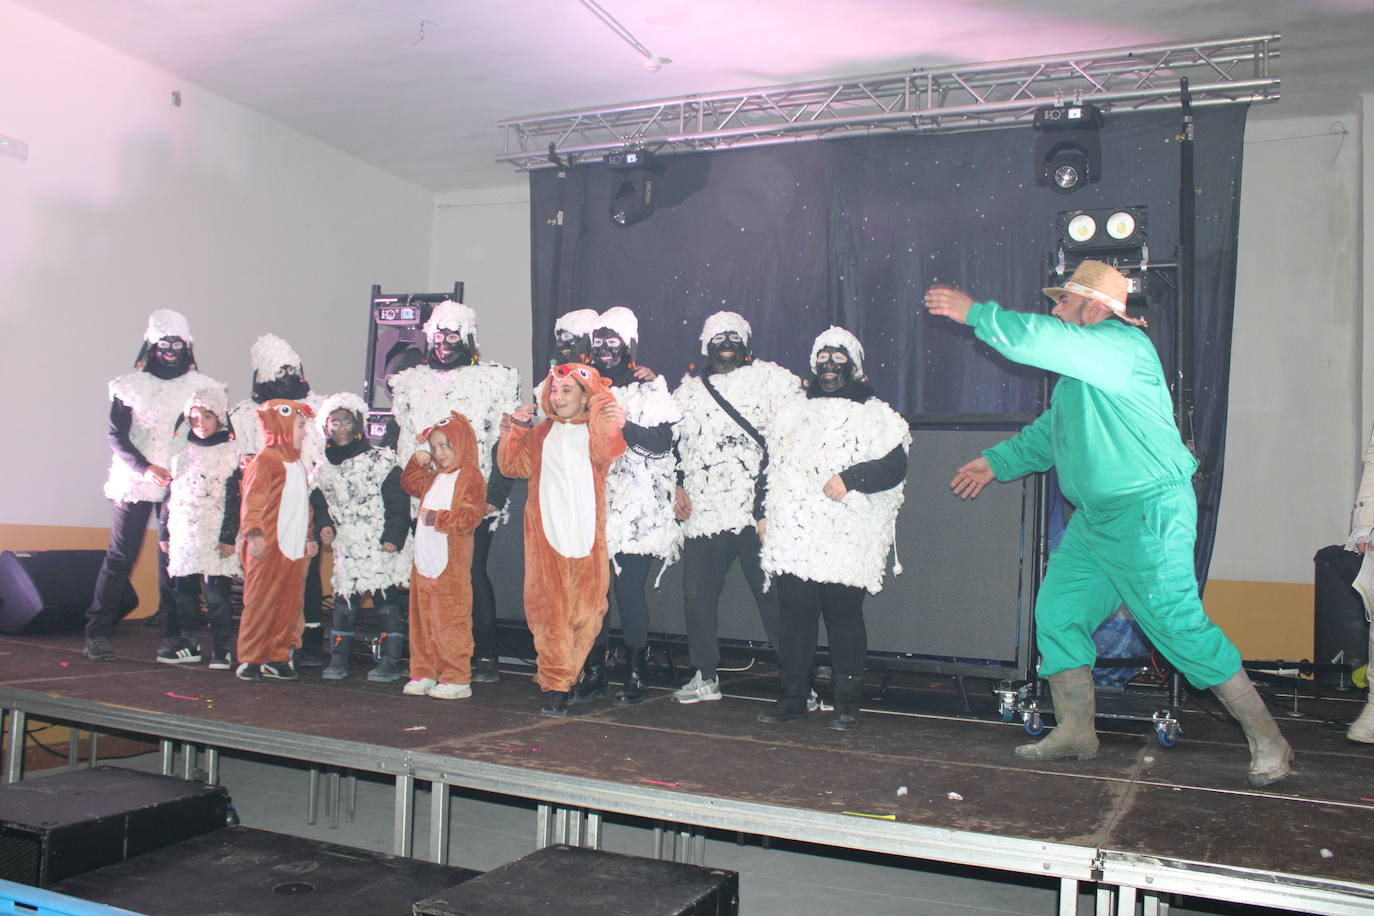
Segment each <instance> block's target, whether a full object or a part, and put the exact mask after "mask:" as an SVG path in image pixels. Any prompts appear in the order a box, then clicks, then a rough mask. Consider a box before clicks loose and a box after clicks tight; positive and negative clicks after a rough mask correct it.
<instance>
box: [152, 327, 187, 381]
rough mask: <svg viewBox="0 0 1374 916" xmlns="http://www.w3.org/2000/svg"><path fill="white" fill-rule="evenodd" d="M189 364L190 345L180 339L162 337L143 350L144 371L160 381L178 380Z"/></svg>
mask: <svg viewBox="0 0 1374 916" xmlns="http://www.w3.org/2000/svg"><path fill="white" fill-rule="evenodd" d="M191 362H192V360H191V345H190V344H189V343H187V342H186V341H185V340H183V339H181V338H180V337H164V338H162V339H161V340H159V341H157V342H156V343H153V344H149V345H148V346H147V347H146V348H145V350H144V364H143V369H144V371H146V372H148V373H149V374H150V375H155V376H157V377H158V378H160V379H164V380H166V379H174V378H180V377H181V376H183V375H185V374H186V372H187V371H188V370H189V369H190V368H191Z"/></svg>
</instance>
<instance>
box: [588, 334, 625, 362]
mask: <svg viewBox="0 0 1374 916" xmlns="http://www.w3.org/2000/svg"><path fill="white" fill-rule="evenodd" d="M591 343H592V359H593V360H594V361H595V363H596V365H597V367H598V368H600V369H606V370H610V369H616V368H619V367H620V366H623V365H625V364H626V363H627V362H629V358H630V345H629V344H628V343H626V342H625V341H624V340H622V339H621V337H620V335H619V334H617V333H616V332H615V331H612V330H611V329H610V328H597V329H596V330H595V331H593V332H592V340H591Z"/></svg>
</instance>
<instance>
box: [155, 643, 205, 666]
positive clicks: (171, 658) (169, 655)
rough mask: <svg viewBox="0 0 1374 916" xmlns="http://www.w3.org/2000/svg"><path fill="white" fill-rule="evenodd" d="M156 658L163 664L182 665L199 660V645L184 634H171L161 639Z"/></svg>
mask: <svg viewBox="0 0 1374 916" xmlns="http://www.w3.org/2000/svg"><path fill="white" fill-rule="evenodd" d="M157 660H158V661H160V662H162V663H163V664H164V665H184V664H186V663H187V662H198V661H200V646H198V645H196V644H195V643H193V642H191V640H189V639H187V638H186V637H184V636H172V637H170V638H168V639H164V640H163V641H162V646H161V647H160V648H159V649H158V650H157Z"/></svg>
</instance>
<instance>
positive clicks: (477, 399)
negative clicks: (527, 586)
mask: <svg viewBox="0 0 1374 916" xmlns="http://www.w3.org/2000/svg"><path fill="white" fill-rule="evenodd" d="M424 333H425V342H426V344H427V348H428V349H427V350H426V353H425V362H424V363H422V364H420V365H418V366H412V367H411V368H409V369H406V370H404V371H402V372H398V373H396V375H395V376H393V377H392V379H391V395H392V410H393V412H394V413H395V416H396V424H397V425H398V426H399V427H400V435H399V436H398V437H397V440H396V459H397V461H398V462H399V464H400V466H401V468H402V469H404V468H405V466H406V464H407V462H409V461H410V456H411V454H412V453H413V452H414V451H415V450H416V449H417V447H418V448H425V447H426V446H424V445H423V444H422V443H418V442H417V439H418V437H419V434H420V433H421V432H422V431H423V430H424V429H426V428H428V426H429V425H430V424H431V423H433V422H434V421H435V419H436V418H438V417H445V416H448V414H449V411H453V412H454V413H460V414H462V415H463V416H464V417H466V418H467V420H468V422H469V423H471V424H472V431H473V432H474V433H475V434H476V436H477V460H478V462H479V464H480V465H481V468H482V475H483V476H484V477H485V478H486V480H487V503H486V515H485V516H484V518H483V521H482V524H480V525H478V526H477V530H476V531H475V532H474V533H473V541H472V638H473V645H474V650H473V651H474V655H475V658H476V661H475V662H474V663H473V666H472V681H473V683H476V684H484V683H490V682H492V681H496V680H499V679H500V677H501V672H500V669H499V668H498V667H497V662H498V660H499V658H500V654H501V653H500V646H499V645H498V644H497V643H498V640H497V629H496V591H495V589H494V588H493V587H492V584H491V576H489V575H488V574H487V554H488V553H490V551H491V540H492V537H493V535H494V533H495V530H496V528H497V527H499V526H500V525H501V524H502V523H503V522H504V521H505V520H506V518H507V509H506V503H507V501H508V498H509V496H510V487H511V481H510V479H509V478H507V477H505V476H504V475H503V474H502V473H501V470H500V468H498V467H497V466H496V442H497V439H499V438H500V428H499V427H500V424H501V415H502V414H503V413H506V412H508V411H512V410H515V409H516V408H517V407H518V406H519V405H520V374H519V373H518V372H516V371H515V370H514V369H512V368H511V367H510V366H502V365H500V364H498V363H489V362H483V361H481V345H480V343H479V341H478V338H477V313H476V312H474V311H473V310H472V309H471V308H469V307H468V306H466V305H463V304H461V303H458V302H454V301H452V300H451V299H445V300H444V301H443V302H440V303H439V304H438V305H436V306H434V311H432V312H431V313H430V316H429V320H428V321H426V322H425V325H424ZM412 506H413V507H414V508H418V504H417V503H413V504H412Z"/></svg>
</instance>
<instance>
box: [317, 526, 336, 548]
mask: <svg viewBox="0 0 1374 916" xmlns="http://www.w3.org/2000/svg"><path fill="white" fill-rule="evenodd" d="M320 543H322V544H324V545H325V546H326V547H328V546H329V545H330V544H332V543H334V526H333V525H325V526H324V527H323V528H321V529H320Z"/></svg>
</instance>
